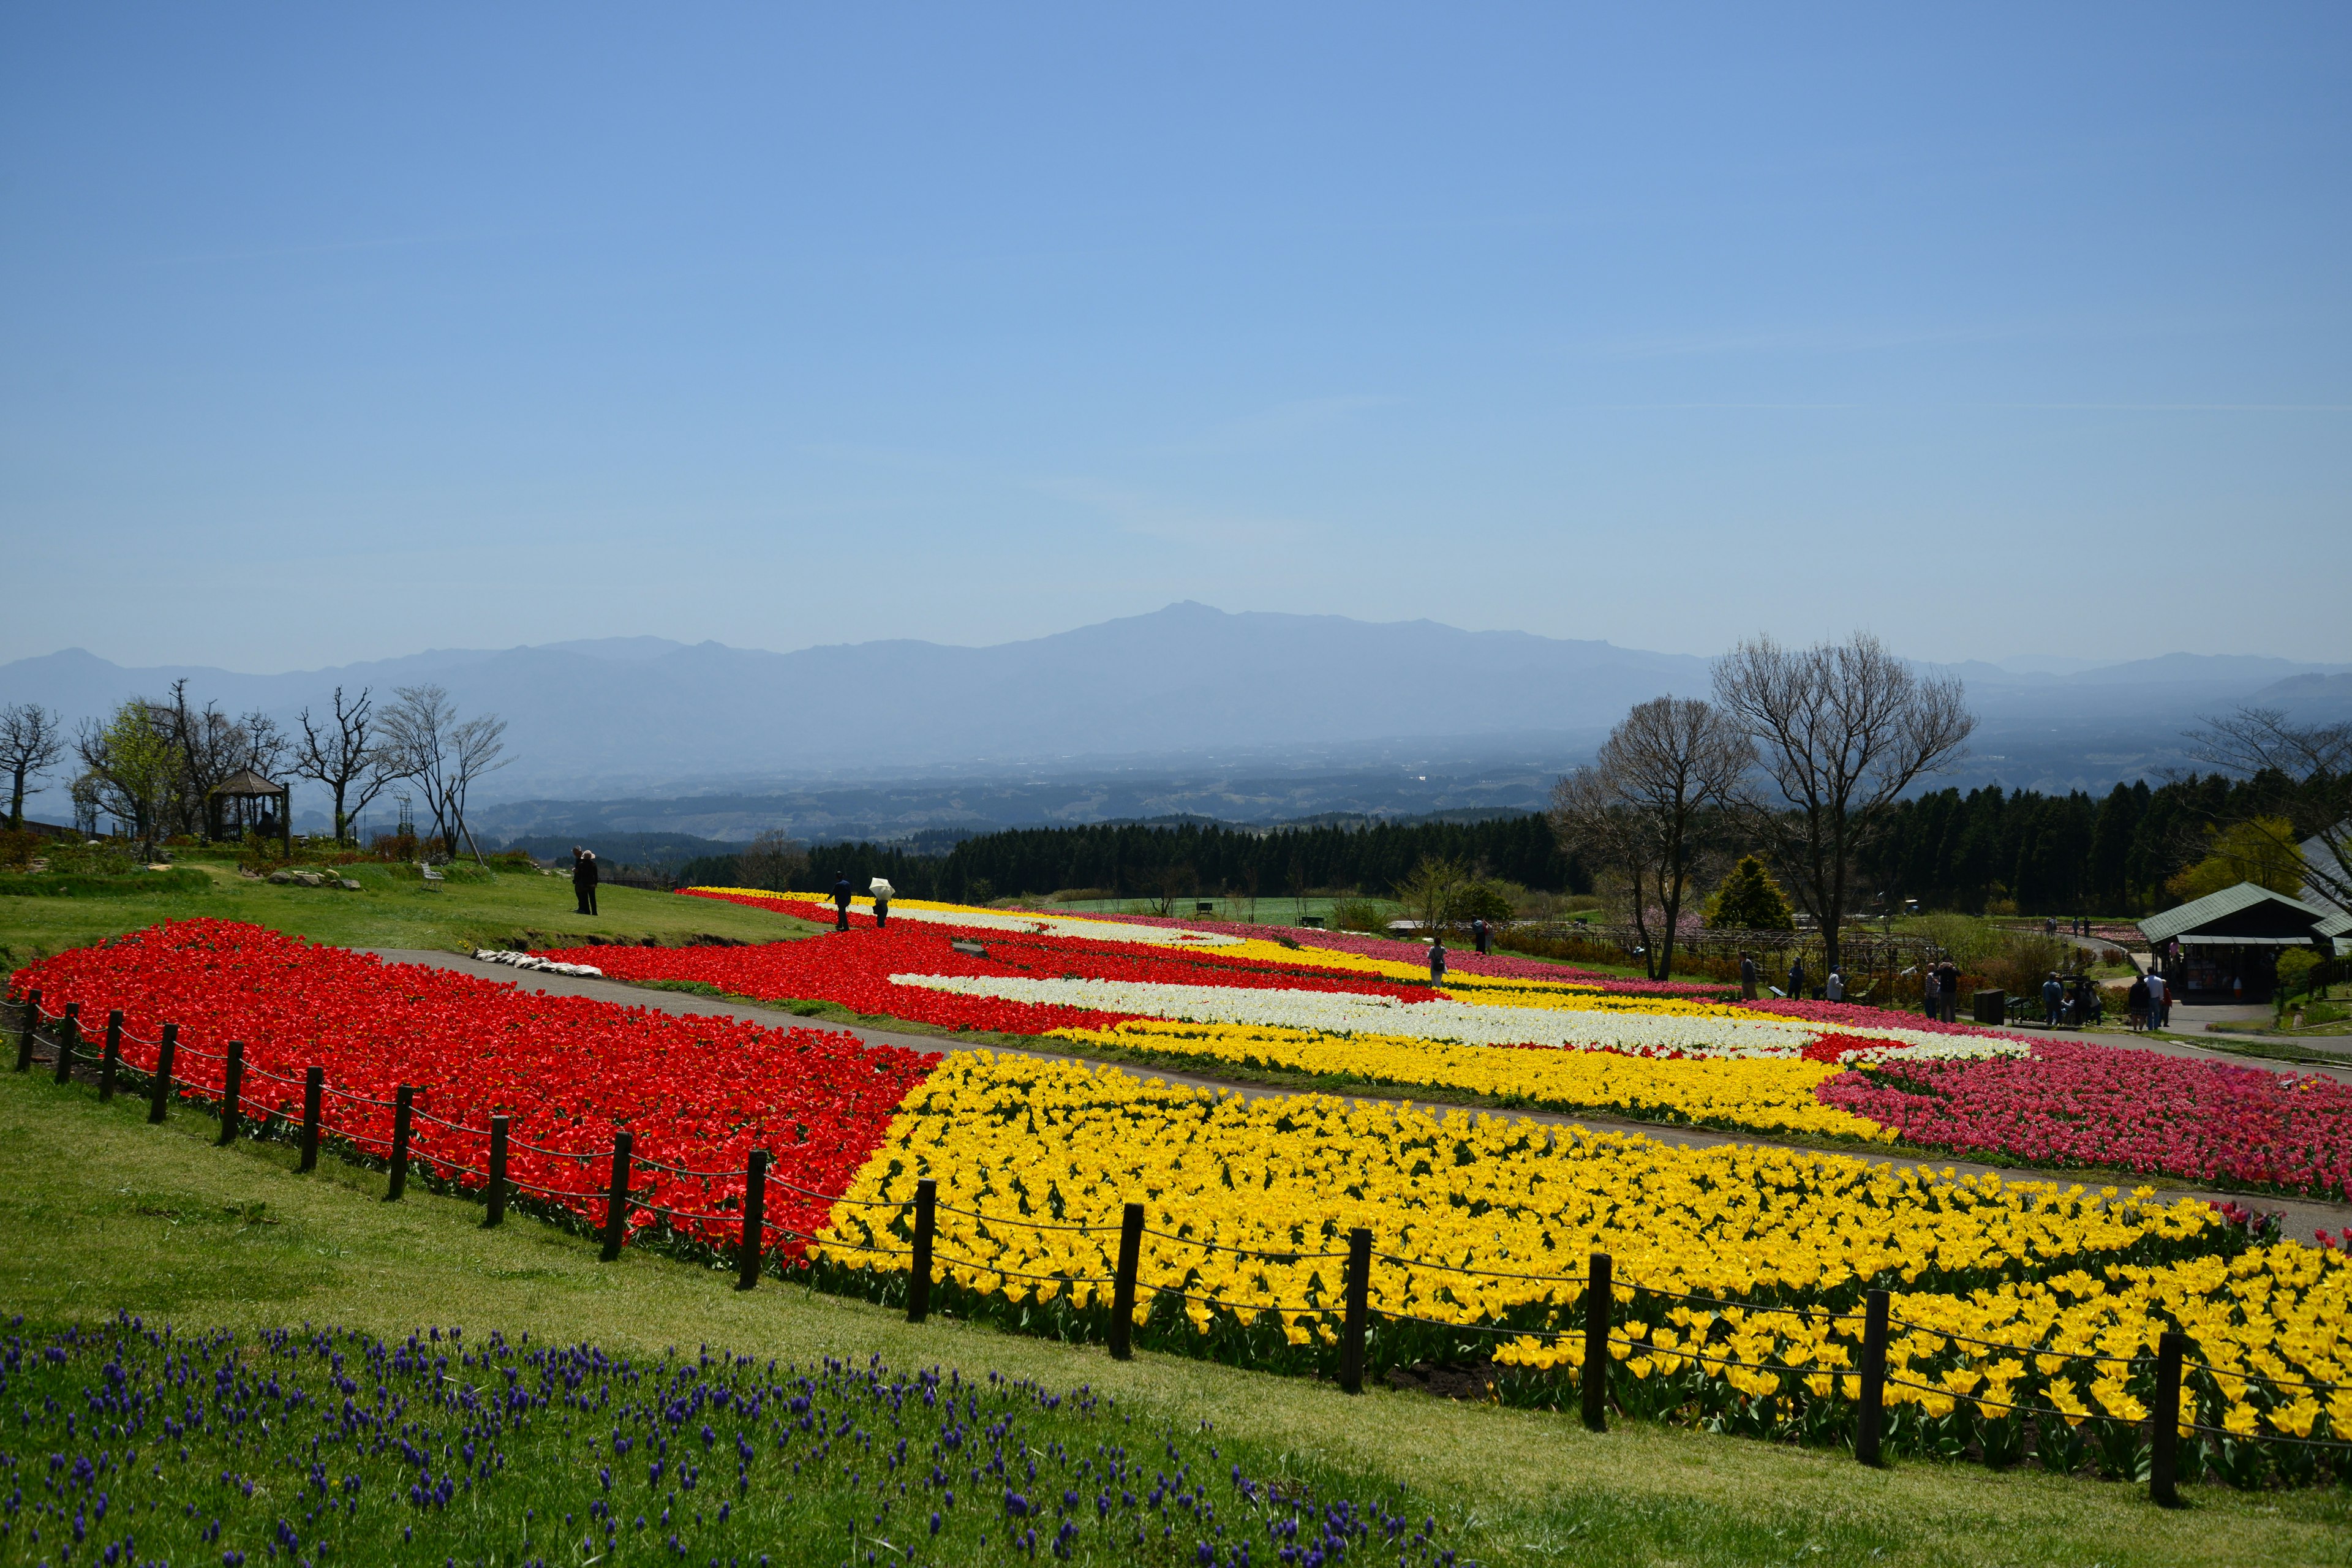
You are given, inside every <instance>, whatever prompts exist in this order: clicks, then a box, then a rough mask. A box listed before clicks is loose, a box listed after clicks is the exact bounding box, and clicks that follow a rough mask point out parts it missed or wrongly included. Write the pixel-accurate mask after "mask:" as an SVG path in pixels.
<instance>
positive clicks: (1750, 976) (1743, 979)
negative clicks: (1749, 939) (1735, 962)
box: [1739, 952, 1762, 1002]
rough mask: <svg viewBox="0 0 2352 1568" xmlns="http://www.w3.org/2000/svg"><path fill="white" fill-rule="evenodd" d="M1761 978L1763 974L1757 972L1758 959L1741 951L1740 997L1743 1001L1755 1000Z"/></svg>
mask: <svg viewBox="0 0 2352 1568" xmlns="http://www.w3.org/2000/svg"><path fill="white" fill-rule="evenodd" d="M1761 978H1762V976H1760V975H1759V974H1758V973H1756V961H1755V960H1754V959H1752V958H1750V957H1748V955H1747V954H1746V953H1744V952H1743V953H1741V954H1740V955H1739V998H1740V1000H1741V1001H1743V1002H1753V1001H1755V1000H1756V983H1757V981H1758V980H1759V979H1761Z"/></svg>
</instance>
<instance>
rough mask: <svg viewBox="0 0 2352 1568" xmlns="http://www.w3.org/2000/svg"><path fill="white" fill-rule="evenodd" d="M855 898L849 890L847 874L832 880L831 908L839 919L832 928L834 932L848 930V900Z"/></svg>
mask: <svg viewBox="0 0 2352 1568" xmlns="http://www.w3.org/2000/svg"><path fill="white" fill-rule="evenodd" d="M856 896H857V895H856V894H855V893H853V892H851V891H850V890H849V876H848V873H846V872H844V873H843V874H842V875H840V876H838V877H835V879H833V907H834V910H835V913H836V914H837V916H838V918H839V923H837V924H836V925H835V927H834V928H833V929H834V930H835V931H847V930H848V929H849V900H852V899H854V898H856Z"/></svg>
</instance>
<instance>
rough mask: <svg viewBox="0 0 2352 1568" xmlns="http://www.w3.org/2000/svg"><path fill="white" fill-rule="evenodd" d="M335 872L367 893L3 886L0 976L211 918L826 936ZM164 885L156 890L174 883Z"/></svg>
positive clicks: (409, 875)
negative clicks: (48, 892)
mask: <svg viewBox="0 0 2352 1568" xmlns="http://www.w3.org/2000/svg"><path fill="white" fill-rule="evenodd" d="M322 869H331V870H333V871H335V872H336V873H337V874H338V875H341V876H344V877H348V878H350V879H352V881H355V882H357V883H359V884H360V889H359V891H357V892H352V891H349V890H347V889H341V888H334V887H329V888H302V887H286V886H279V885H276V884H272V883H269V882H266V881H255V880H252V879H247V878H244V877H240V876H238V875H237V873H236V868H234V867H233V866H226V865H221V864H217V863H211V862H205V861H199V860H190V861H189V862H187V863H186V864H185V865H184V867H183V868H181V869H179V870H177V871H174V872H172V873H169V876H170V877H171V878H173V879H182V880H185V879H190V878H191V874H192V873H194V874H201V875H202V877H203V878H204V879H205V881H204V882H203V884H202V885H200V886H198V887H196V888H195V889H187V890H174V889H170V888H165V889H161V890H158V889H156V888H155V887H154V886H153V885H152V884H151V883H149V882H148V881H147V879H146V876H145V874H138V873H134V874H133V875H132V876H130V877H124V878H117V879H110V881H111V882H112V883H115V884H117V885H119V886H120V888H121V890H120V891H110V892H106V893H103V894H98V895H94V896H93V895H87V894H77V895H75V896H70V897H55V896H42V895H39V894H30V895H27V894H16V895H14V896H11V895H9V894H8V893H7V891H6V890H5V889H6V887H7V885H8V883H9V882H10V881H12V880H14V881H16V882H18V883H25V882H28V881H30V882H37V879H6V878H0V968H14V967H15V966H16V965H17V964H20V963H29V962H30V961H32V960H33V959H36V958H41V957H46V956H47V955H48V954H50V953H53V952H61V951H63V950H64V949H66V948H69V947H81V946H85V945H87V944H89V943H90V942H98V941H101V940H103V939H104V938H107V937H110V936H117V935H120V934H121V933H122V932H124V931H137V930H138V929H140V928H141V927H142V926H149V925H152V924H154V923H155V922H156V921H163V920H186V919H190V918H192V917H194V916H199V915H209V916H212V917H215V918H216V919H220V920H233V921H251V922H252V923H253V924H255V925H261V926H270V927H274V928H275V929H277V930H278V931H291V932H293V933H295V934H297V935H300V936H306V937H310V938H311V939H313V940H314V941H318V942H333V943H335V944H336V945H338V946H341V947H414V948H448V949H458V948H476V947H523V946H534V947H552V946H568V945H573V944H576V943H578V942H581V941H582V940H583V938H586V937H589V936H597V937H601V938H603V939H604V940H605V941H608V942H614V941H621V942H635V941H637V940H639V939H640V938H643V937H647V936H650V937H654V938H656V939H657V940H659V941H661V942H667V943H676V942H683V941H685V940H686V939H688V938H689V937H693V936H698V935H705V934H708V935H712V936H724V937H731V938H734V939H735V940H737V941H740V942H774V941H776V940H778V939H780V938H782V937H788V936H804V935H806V934H807V933H809V932H810V931H815V930H816V929H817V928H816V927H815V926H814V925H811V924H809V923H808V922H807V921H798V920H794V919H793V918H791V917H790V916H787V915H780V914H776V913H773V912H772V911H770V910H757V909H751V908H749V907H747V906H745V905H742V904H730V903H725V902H722V901H720V900H716V899H682V898H679V897H678V896H677V894H675V893H659V892H648V891H646V890H644V889H637V888H615V887H605V888H603V889H598V899H597V908H598V910H599V914H598V915H597V916H596V917H594V918H591V917H589V916H587V915H583V914H577V913H575V912H574V907H575V906H574V902H573V900H572V883H571V880H570V879H569V878H567V877H561V876H549V875H546V874H544V873H541V872H538V871H490V870H485V869H483V868H480V867H477V866H466V865H459V866H453V867H450V868H448V877H449V880H448V882H447V883H446V884H445V885H443V886H440V887H431V886H428V885H426V883H425V881H424V879H422V878H420V877H419V876H418V875H417V872H416V868H415V867H413V866H387V865H360V866H348V867H338V868H322ZM164 880H165V878H164V877H163V876H160V875H159V876H156V877H155V878H154V882H156V883H162V882H163V881H164Z"/></svg>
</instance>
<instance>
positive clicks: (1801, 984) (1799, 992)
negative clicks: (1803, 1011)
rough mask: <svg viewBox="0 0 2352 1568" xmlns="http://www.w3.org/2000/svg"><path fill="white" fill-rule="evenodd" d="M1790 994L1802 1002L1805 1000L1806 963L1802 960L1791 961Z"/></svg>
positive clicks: (1793, 959)
mask: <svg viewBox="0 0 2352 1568" xmlns="http://www.w3.org/2000/svg"><path fill="white" fill-rule="evenodd" d="M1789 994H1790V996H1791V997H1793V998H1794V999H1796V1000H1797V1001H1800V1002H1801V1001H1803V1000H1804V999H1805V961H1804V960H1803V959H1801V958H1792V959H1790V961H1789Z"/></svg>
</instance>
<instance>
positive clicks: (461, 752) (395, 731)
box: [383, 686, 513, 864]
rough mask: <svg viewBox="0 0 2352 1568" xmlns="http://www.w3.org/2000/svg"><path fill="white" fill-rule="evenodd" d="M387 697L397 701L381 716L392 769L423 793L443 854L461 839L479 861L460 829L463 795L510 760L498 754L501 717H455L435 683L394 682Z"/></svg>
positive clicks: (444, 692) (463, 827)
mask: <svg viewBox="0 0 2352 1568" xmlns="http://www.w3.org/2000/svg"><path fill="white" fill-rule="evenodd" d="M393 695H394V697H397V698H398V699H399V701H398V702H397V703H395V704H394V706H393V707H391V708H389V709H386V710H384V714H383V735H384V744H385V748H386V751H387V753H388V754H389V755H390V756H391V757H392V758H393V759H394V760H393V763H392V769H393V771H394V773H396V774H397V775H398V776H400V777H402V778H408V779H414V780H415V781H416V784H417V786H418V787H419V788H420V789H422V790H423V791H424V792H425V805H426V806H427V808H428V809H430V810H431V811H432V813H433V826H434V831H435V832H436V834H438V835H439V836H440V838H441V842H442V844H443V845H444V846H445V847H446V848H447V850H448V852H449V854H450V855H451V856H452V857H453V858H454V857H455V856H456V855H457V847H458V842H459V840H460V839H462V840H464V841H465V843H467V845H468V846H470V847H472V848H473V851H474V858H475V859H476V860H478V861H479V860H481V859H482V850H481V846H479V845H478V844H475V843H474V842H473V835H472V834H471V833H469V832H467V829H466V797H467V794H468V792H470V791H471V790H472V788H473V786H474V785H475V784H477V783H478V782H479V780H480V779H481V777H482V775H483V774H485V773H494V772H496V771H497V770H498V769H499V768H502V767H504V766H506V765H507V763H509V762H511V761H513V759H512V758H510V757H507V756H505V755H503V753H504V752H505V751H506V742H505V740H504V737H505V735H506V730H507V721H505V720H503V719H501V718H499V717H498V716H497V715H496V714H491V713H479V714H476V715H475V716H474V717H473V718H471V719H467V720H463V721H461V720H459V719H458V717H457V707H456V706H455V705H454V704H453V703H451V702H450V700H449V693H448V691H447V690H446V689H444V688H442V687H439V686H399V687H394V689H393ZM487 863H488V862H484V864H487Z"/></svg>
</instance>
